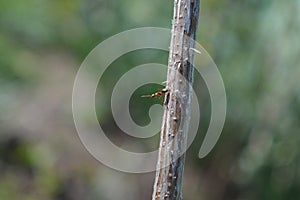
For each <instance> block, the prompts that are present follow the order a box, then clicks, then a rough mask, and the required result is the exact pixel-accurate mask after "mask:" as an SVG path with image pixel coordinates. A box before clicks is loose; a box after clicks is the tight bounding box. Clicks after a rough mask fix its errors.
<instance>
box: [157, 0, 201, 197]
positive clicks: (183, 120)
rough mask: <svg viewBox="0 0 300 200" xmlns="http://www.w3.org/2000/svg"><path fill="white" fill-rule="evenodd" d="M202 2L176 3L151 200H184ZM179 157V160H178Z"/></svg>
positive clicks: (179, 1)
mask: <svg viewBox="0 0 300 200" xmlns="http://www.w3.org/2000/svg"><path fill="white" fill-rule="evenodd" d="M199 9H200V0H174V15H173V21H172V36H171V44H170V54H169V62H168V75H167V84H166V88H167V89H168V91H169V92H168V93H167V94H166V95H165V101H164V114H163V122H162V128H161V138H160V146H159V155H158V162H157V170H156V177H155V182H154V190H153V195H152V199H153V200H162V199H171V200H177V199H182V193H181V187H182V175H183V168H184V160H185V154H184V152H185V150H186V141H187V132H188V125H189V119H190V103H191V98H192V82H193V72H194V68H193V65H192V64H191V63H190V62H189V61H192V60H193V53H194V51H192V49H193V48H194V40H195V38H196V33H197V27H198V17H199ZM176 158H177V159H176Z"/></svg>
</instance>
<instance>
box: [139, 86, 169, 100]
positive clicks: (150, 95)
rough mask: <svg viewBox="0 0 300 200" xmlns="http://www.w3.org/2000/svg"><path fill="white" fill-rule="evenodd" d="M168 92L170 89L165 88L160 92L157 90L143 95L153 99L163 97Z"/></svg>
mask: <svg viewBox="0 0 300 200" xmlns="http://www.w3.org/2000/svg"><path fill="white" fill-rule="evenodd" d="M167 92H169V90H168V89H167V88H163V89H162V90H160V91H158V92H155V93H153V94H148V95H143V96H142V97H150V98H151V99H153V98H154V97H161V96H162V95H163V94H166V93H167Z"/></svg>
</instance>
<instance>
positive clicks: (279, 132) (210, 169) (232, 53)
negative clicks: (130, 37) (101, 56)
mask: <svg viewBox="0 0 300 200" xmlns="http://www.w3.org/2000/svg"><path fill="white" fill-rule="evenodd" d="M172 9H173V2H172V1H161V0H151V1H149V0H147V1H146V0H131V1H129V0H114V1H109V0H85V1H83V0H51V1H50V0H27V1H21V0H15V1H4V0H2V1H0V50H1V54H0V199H3V200H4V199H7V200H15V199H24V200H33V199H34V200H35V199H41V200H47V199H61V200H73V199H74V200H77V199H78V200H79V199H104V200H106V199H107V200H110V199H111V200H115V199H128V200H130V199H131V200H132V199H150V197H151V192H152V185H153V181H154V173H148V174H125V173H121V172H117V171H114V170H112V169H109V168H107V167H106V166H104V165H102V164H101V163H99V162H98V161H96V160H95V159H94V158H93V157H92V156H91V155H90V154H89V153H88V152H87V151H86V150H85V148H84V146H83V145H82V144H81V143H80V140H79V138H78V136H77V133H76V130H75V128H74V124H73V120H72V111H71V95H72V86H73V81H74V77H75V74H76V71H77V69H78V68H79V66H80V64H81V62H82V61H83V59H84V58H85V56H86V55H87V54H88V53H89V52H90V51H91V50H92V49H93V48H94V47H95V46H96V45H97V44H98V43H100V42H101V41H103V40H105V39H106V38H108V37H110V36H112V35H114V34H117V33H119V32H121V31H125V30H128V29H131V28H136V27H144V26H159V27H165V28H170V27H171V18H172ZM199 25H200V26H199V31H198V38H197V41H198V42H200V43H201V44H202V45H203V46H204V48H206V50H207V51H208V52H209V53H210V55H211V56H212V58H213V59H214V61H215V62H216V64H217V66H218V67H219V70H220V72H221V74H222V76H223V79H224V83H225V87H226V92H227V99H228V108H227V110H228V112H227V118H226V124H225V127H224V130H223V133H222V135H221V138H220V140H219V142H218V143H217V145H216V147H215V148H214V150H213V151H212V153H210V154H209V155H208V156H207V157H206V158H204V159H201V160H200V159H198V157H197V155H198V150H199V147H200V145H201V142H202V139H203V137H204V136H203V135H202V134H203V133H205V130H206V129H207V126H208V122H209V119H210V99H209V95H208V92H207V89H206V86H205V84H204V82H203V81H202V80H201V77H200V76H199V75H198V74H196V75H195V88H197V91H198V96H199V97H200V102H201V105H200V108H201V120H202V121H201V124H200V130H199V134H198V136H197V138H196V140H195V141H194V142H193V144H192V146H191V148H190V149H189V150H188V151H187V160H186V167H185V174H184V185H183V194H184V199H187V200H189V199H191V200H192V199H207V200H208V199H209V200H221V199H222V200H260V199H261V200H271V199H272V200H296V199H300V167H299V166H300V148H299V144H300V131H299V130H300V86H299V84H300V81H299V77H300V56H299V55H300V43H299V42H300V41H299V36H300V1H299V0H293V1H282V0H241V1H233V0H222V1H217V0H210V1H208V0H207V1H202V2H201V17H200V20H199ZM167 57H168V54H167V53H166V52H159V51H154V50H147V51H140V52H139V51H136V52H132V53H130V54H128V55H126V56H124V57H122V58H120V59H119V60H117V61H116V62H115V63H113V64H112V68H111V70H108V71H107V76H106V77H109V78H106V79H103V80H101V83H100V84H101V86H102V89H103V90H104V94H105V95H104V96H107V99H106V100H101V102H100V103H98V104H97V108H98V112H97V114H98V118H99V122H100V123H101V124H103V126H104V127H105V128H104V129H106V130H107V132H108V133H107V134H108V135H109V137H110V138H111V139H112V140H113V141H114V142H116V143H117V144H118V143H120V141H121V142H122V145H124V146H126V141H129V140H131V138H124V137H123V136H122V134H120V131H119V130H118V128H117V127H116V125H115V122H114V120H113V118H112V116H111V111H109V109H108V108H109V107H110V106H109V98H110V94H111V90H112V88H113V84H114V83H115V82H116V81H117V80H118V78H119V77H120V76H121V75H122V73H124V72H126V71H127V70H129V69H130V68H132V67H134V66H136V65H138V64H142V63H148V62H159V63H163V64H167ZM114 66H115V67H114ZM116 66H117V67H116ZM157 87H160V86H157V85H152V86H149V87H146V88H140V92H141V93H153V92H155V91H156V88H157ZM135 96H136V98H133V101H132V102H133V103H132V105H133V106H131V107H132V115H133V118H134V119H136V121H137V123H138V124H144V123H147V122H149V118H148V115H147V110H145V107H146V108H147V107H148V106H143V105H145V102H144V100H143V101H142V102H141V99H140V98H139V95H135ZM153 103H160V102H159V100H155V101H147V105H148V104H153ZM201 133H202V134H201ZM158 138H159V137H158V136H156V137H154V138H152V139H149V140H147V141H146V142H143V141H138V140H137V141H136V143H137V144H136V145H137V147H141V146H143V148H144V150H152V149H155V148H157V144H158ZM140 142H141V143H140ZM139 143H140V144H139ZM144 144H146V145H144ZM139 149H140V148H139Z"/></svg>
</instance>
